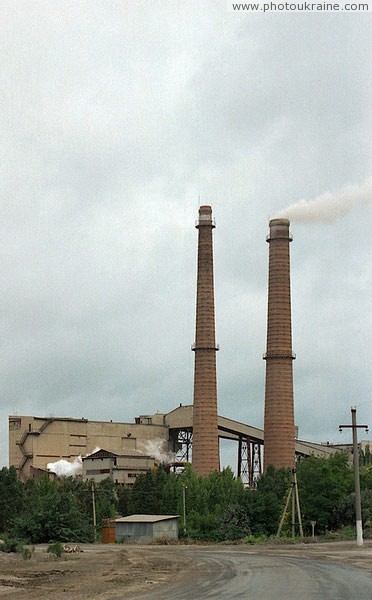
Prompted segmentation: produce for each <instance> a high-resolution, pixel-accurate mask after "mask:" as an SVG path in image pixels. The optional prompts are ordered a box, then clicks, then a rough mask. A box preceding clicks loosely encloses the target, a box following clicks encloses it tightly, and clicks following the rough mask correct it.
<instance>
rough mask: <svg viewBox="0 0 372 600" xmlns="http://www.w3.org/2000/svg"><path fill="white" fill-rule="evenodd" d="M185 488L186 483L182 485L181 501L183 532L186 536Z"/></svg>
mask: <svg viewBox="0 0 372 600" xmlns="http://www.w3.org/2000/svg"><path fill="white" fill-rule="evenodd" d="M186 490H187V485H183V486H182V503H183V533H184V535H185V536H186Z"/></svg>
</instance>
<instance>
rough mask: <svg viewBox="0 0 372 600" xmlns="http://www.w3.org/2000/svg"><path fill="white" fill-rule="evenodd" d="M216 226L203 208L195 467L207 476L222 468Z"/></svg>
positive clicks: (209, 209) (199, 247) (197, 320)
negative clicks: (218, 373)
mask: <svg viewBox="0 0 372 600" xmlns="http://www.w3.org/2000/svg"><path fill="white" fill-rule="evenodd" d="M214 227H215V225H214V222H213V220H212V209H211V207H210V206H200V208H199V220H198V221H197V223H196V228H197V229H198V230H199V241H198V276H197V292H196V337H195V344H194V345H193V347H192V349H193V351H194V352H195V370H194V408H193V442H192V467H193V470H194V471H195V472H196V473H197V474H198V475H202V476H203V477H204V476H206V475H209V473H212V472H213V471H218V470H219V468H220V460H219V447H218V416H217V415H218V413H217V380H216V351H217V350H218V346H217V345H216V339H215V317H214V281H213V239H212V230H213V228H214Z"/></svg>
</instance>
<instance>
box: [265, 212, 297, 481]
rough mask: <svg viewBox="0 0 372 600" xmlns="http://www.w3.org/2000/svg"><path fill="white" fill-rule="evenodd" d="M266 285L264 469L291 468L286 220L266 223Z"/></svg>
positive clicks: (292, 431)
mask: <svg viewBox="0 0 372 600" xmlns="http://www.w3.org/2000/svg"><path fill="white" fill-rule="evenodd" d="M269 227H270V234H269V235H268V236H267V242H268V243H269V282H268V308H267V345H266V353H265V354H264V359H265V361H266V381H265V420H264V437H265V448H264V470H265V471H266V470H267V467H268V466H269V465H273V466H274V467H276V468H280V467H290V468H293V467H294V466H295V425H294V401H293V360H294V358H295V355H294V354H293V352H292V323H291V285H290V254H289V243H290V242H291V241H292V236H291V235H290V232H289V221H288V220H287V219H272V220H271V221H270V224H269Z"/></svg>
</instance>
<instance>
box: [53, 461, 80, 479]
mask: <svg viewBox="0 0 372 600" xmlns="http://www.w3.org/2000/svg"><path fill="white" fill-rule="evenodd" d="M47 469H48V471H50V472H51V473H55V474H56V475H58V477H76V476H77V475H81V473H82V472H83V461H82V458H81V456H77V457H76V458H75V459H74V460H73V461H72V462H70V461H68V460H65V459H64V458H61V460H57V461H56V462H54V463H48V464H47Z"/></svg>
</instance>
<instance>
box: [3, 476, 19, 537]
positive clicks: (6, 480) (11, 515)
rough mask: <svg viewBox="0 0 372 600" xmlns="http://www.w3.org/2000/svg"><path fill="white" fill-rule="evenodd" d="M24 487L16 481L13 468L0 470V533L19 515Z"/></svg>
mask: <svg viewBox="0 0 372 600" xmlns="http://www.w3.org/2000/svg"><path fill="white" fill-rule="evenodd" d="M23 492H24V486H23V484H22V483H21V482H20V481H19V480H18V479H17V471H16V469H15V467H10V468H9V469H8V468H6V467H4V468H2V469H1V470H0V531H1V532H6V531H8V530H9V528H10V527H11V526H12V522H13V521H14V519H15V518H16V517H17V516H18V515H19V514H20V512H21V511H22V508H23V504H24V493H23Z"/></svg>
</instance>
